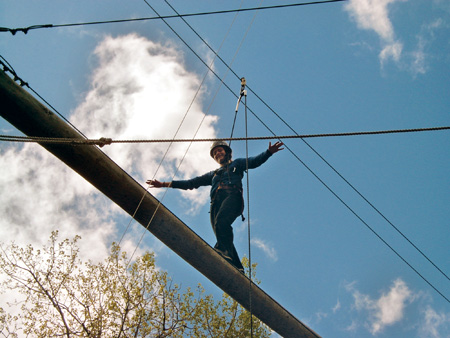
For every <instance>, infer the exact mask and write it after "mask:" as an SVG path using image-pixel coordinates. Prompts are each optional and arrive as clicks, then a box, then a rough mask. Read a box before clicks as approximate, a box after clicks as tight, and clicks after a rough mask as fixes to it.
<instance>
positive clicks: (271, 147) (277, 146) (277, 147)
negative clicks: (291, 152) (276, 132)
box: [269, 141, 284, 154]
mask: <svg viewBox="0 0 450 338" xmlns="http://www.w3.org/2000/svg"><path fill="white" fill-rule="evenodd" d="M282 146H284V143H283V142H279V141H278V142H276V143H275V144H274V145H272V143H271V142H269V151H270V153H271V154H275V153H276V152H278V151H280V150H283V149H284V148H281V147H282Z"/></svg>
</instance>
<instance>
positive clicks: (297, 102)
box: [0, 0, 450, 338]
mask: <svg viewBox="0 0 450 338" xmlns="http://www.w3.org/2000/svg"><path fill="white" fill-rule="evenodd" d="M149 3H150V4H151V5H152V6H154V7H155V9H156V10H157V11H158V12H159V14H161V15H171V14H173V11H172V10H171V9H170V8H169V7H168V6H167V4H166V3H165V2H163V1H157V2H154V3H153V2H152V1H151V2H149ZM286 3H289V2H286ZM290 3H294V2H290ZM170 4H171V5H172V6H174V8H175V9H177V11H178V12H180V13H194V12H206V11H216V10H222V9H235V8H239V7H240V6H242V7H243V8H245V7H257V6H259V5H263V6H269V5H273V4H279V2H276V1H264V2H260V1H234V0H230V1H227V2H211V1H191V2H186V1H179V0H177V1H175V0H174V1H171V2H170ZM152 16H155V14H154V12H153V11H152V10H151V9H150V8H149V6H147V4H146V3H145V2H144V1H138V0H135V1H127V2H123V1H115V0H109V1H105V0H98V1H95V2H93V1H85V0H80V1H77V2H72V1H49V0H45V1H44V0H41V1H23V0H15V1H8V2H6V1H3V2H1V3H0V27H8V28H19V27H28V26H32V25H38V24H54V25H55V24H65V23H78V22H90V21H103V20H116V19H124V18H139V17H152ZM186 20H187V21H188V22H189V24H190V25H191V26H192V27H193V28H194V29H195V30H196V32H197V33H198V34H199V35H201V36H202V37H203V39H204V40H206V41H207V42H208V44H209V45H210V46H211V47H212V48H214V49H215V50H216V51H217V50H220V51H219V55H220V56H221V58H222V59H224V60H225V61H226V62H227V63H228V64H231V68H232V69H233V70H234V72H235V73H237V74H238V75H239V76H245V78H246V79H247V84H248V86H249V87H250V88H251V89H252V91H254V92H255V93H256V94H257V95H258V96H259V97H260V98H262V99H263V100H264V102H265V103H266V104H267V105H268V106H269V107H270V108H271V109H273V110H274V111H275V112H276V113H277V114H278V115H279V116H281V117H282V118H283V120H284V121H286V122H287V123H288V125H289V127H288V126H286V125H285V124H284V123H283V122H282V121H280V119H278V118H277V117H276V116H275V115H274V114H273V112H272V111H271V110H270V109H269V108H268V107H267V105H265V104H263V103H262V102H261V101H260V100H259V99H258V98H257V97H256V95H254V94H253V93H252V92H250V91H249V93H248V97H247V102H248V107H249V108H251V110H252V111H253V112H254V113H255V114H256V115H257V116H258V118H260V119H261V120H262V121H264V123H265V124H266V125H268V126H269V127H270V129H271V130H273V131H274V133H275V134H276V135H280V136H281V135H292V134H293V132H292V130H291V129H290V128H292V129H293V130H295V131H296V132H297V133H298V134H315V133H340V132H350V131H375V130H390V129H408V128H425V127H438V126H450V114H449V111H448V107H449V106H450V98H449V95H448V92H449V87H450V85H449V80H448V79H449V73H450V40H449V36H450V34H449V33H450V2H449V1H448V0H415V1H413V0H378V1H375V0H358V1H357V0H353V1H346V2H338V3H330V4H321V5H308V6H299V7H291V8H288V9H274V10H264V11H259V12H246V13H240V14H239V15H237V16H236V15H235V14H222V15H212V16H199V17H191V18H186ZM167 22H168V23H169V24H170V25H171V26H172V28H173V29H174V30H175V31H176V32H177V33H178V34H179V35H180V36H181V37H182V38H183V39H184V40H185V41H186V43H187V44H188V45H189V46H190V47H191V48H192V49H193V50H195V52H196V53H197V54H198V55H199V56H200V57H201V58H202V59H203V60H204V62H205V63H207V64H211V65H212V68H213V69H214V71H215V72H216V73H217V74H218V75H219V77H220V78H221V79H223V80H224V82H225V83H226V84H227V85H228V86H229V87H230V88H232V89H233V90H234V93H238V92H239V88H240V82H239V80H238V78H236V77H235V76H234V75H233V74H231V73H229V72H227V69H226V67H224V66H223V65H222V64H221V63H220V61H219V60H217V59H215V58H214V55H213V53H212V52H211V51H210V50H209V49H208V47H206V46H205V44H204V43H203V42H202V41H201V40H200V39H199V38H198V37H197V36H196V35H195V34H194V33H193V32H192V31H191V30H190V28H189V27H187V26H186V25H185V24H184V23H183V22H182V21H181V20H180V19H170V20H168V21H167ZM0 34H1V35H0V54H1V55H2V56H3V57H4V58H5V59H6V60H7V61H8V62H9V63H10V64H11V65H12V66H13V67H14V69H15V70H16V72H17V73H18V75H19V76H20V77H21V78H23V79H24V80H25V81H26V82H28V83H29V84H30V86H31V87H32V88H33V89H34V90H36V91H37V92H38V93H39V94H40V95H41V96H43V97H44V98H45V100H47V101H48V102H49V103H51V104H52V106H54V107H55V108H56V109H57V110H58V111H59V112H60V113H61V114H63V115H64V116H65V117H66V118H68V119H69V120H70V121H71V122H72V123H74V125H76V126H77V127H78V129H80V130H81V131H82V132H83V133H84V134H85V135H86V136H88V137H92V138H96V137H101V136H104V137H111V138H113V139H130V138H135V139H152V138H172V137H173V136H174V134H175V131H176V129H177V128H178V126H179V124H180V122H181V120H182V117H183V115H184V114H185V113H186V112H188V115H187V118H186V120H185V123H184V124H183V125H182V127H181V129H180V132H179V134H178V137H180V138H181V137H183V138H191V137H193V135H194V132H195V130H196V129H197V127H198V126H199V124H200V122H201V121H202V123H201V127H200V130H199V133H198V137H211V138H212V137H229V136H230V133H231V126H232V122H233V118H234V108H235V104H236V98H235V97H234V95H233V94H232V93H230V92H229V91H228V90H227V89H226V88H225V87H224V86H221V85H220V81H218V79H217V78H216V77H214V76H213V75H211V73H208V72H207V68H206V67H205V65H204V64H203V63H202V62H201V61H199V59H198V58H197V57H196V56H195V55H194V54H193V53H192V51H191V50H189V49H188V48H187V47H186V45H185V44H183V42H181V41H180V39H179V38H178V37H177V36H176V35H175V34H174V33H173V32H172V31H171V30H170V29H168V27H167V26H166V25H165V24H164V23H163V22H162V21H160V20H151V21H142V22H131V23H130V22H129V23H121V24H103V25H93V26H79V27H65V28H52V29H40V30H30V31H29V32H28V34H26V35H25V34H23V33H22V32H17V34H16V35H14V36H13V35H12V34H10V33H8V32H1V33H0ZM203 79H204V81H203ZM202 82H203V85H202V86H201V87H200V91H199V93H198V95H196V92H197V90H198V88H199V86H200V84H201V83H202ZM194 98H195V100H194ZM190 106H191V108H189V107H190ZM248 125H249V135H250V136H271V134H270V132H269V131H268V130H267V129H266V128H265V127H264V126H262V125H261V124H260V122H259V121H258V120H257V119H256V118H255V117H254V116H253V115H252V114H251V113H250V112H249V118H248ZM0 130H1V134H8V135H20V133H19V132H18V131H17V130H15V129H14V127H12V126H11V125H9V124H8V123H7V122H6V121H4V120H0ZM235 136H244V107H243V105H241V107H240V110H239V114H238V119H237V127H236V130H235ZM305 141H306V142H307V143H305V142H304V141H302V140H298V139H297V140H286V144H287V146H288V147H289V149H291V150H292V153H294V154H295V155H296V156H298V157H299V158H300V159H301V161H302V162H303V163H304V164H305V165H306V166H307V168H306V166H305V165H304V164H302V163H301V162H300V161H298V159H297V158H295V157H294V156H293V154H292V153H291V152H289V151H288V150H284V151H282V152H280V153H277V154H275V155H274V156H273V157H272V158H271V159H269V161H268V162H267V163H266V164H264V165H263V166H262V167H260V168H258V169H255V170H253V171H250V216H251V217H250V219H251V229H252V231H251V233H252V237H251V241H252V259H253V261H254V262H257V263H258V268H257V276H258V279H260V280H261V288H262V289H263V290H264V291H266V292H267V293H268V294H270V295H271V296H272V297H273V298H274V299H275V300H277V301H278V302H279V303H280V304H282V305H283V306H284V307H285V308H286V309H287V310H288V311H290V312H291V313H292V314H293V315H294V316H296V317H297V318H298V319H300V320H302V321H303V322H305V323H306V324H307V325H309V326H310V327H311V328H313V329H314V330H315V331H316V332H317V333H319V334H320V335H322V336H323V337H432V338H434V337H450V306H449V302H448V301H447V300H446V299H445V298H444V297H442V296H441V295H439V294H438V293H437V292H436V291H435V290H433V288H432V287H431V286H430V285H429V284H427V283H426V282H425V281H424V280H423V279H422V278H421V277H420V276H419V275H418V274H417V273H416V272H414V271H413V270H412V269H411V268H410V267H409V266H408V265H407V264H406V263H405V262H403V261H402V260H401V259H400V258H399V257H398V256H397V255H396V254H394V253H393V251H392V250H391V249H389V248H388V247H387V245H385V244H384V243H383V242H382V241H381V240H380V239H379V238H378V237H377V236H376V235H375V234H374V233H373V232H372V231H371V230H369V229H368V227H367V226H366V225H365V224H364V223H366V224H367V225H368V226H370V228H371V229H373V231H374V232H376V233H377V234H378V235H379V236H380V237H382V238H383V240H384V241H385V242H387V243H388V244H389V245H390V246H391V247H392V248H393V249H394V250H395V251H396V252H398V254H399V255H400V256H401V257H402V258H403V259H404V260H406V261H407V262H408V263H409V264H410V265H411V266H413V267H414V269H416V270H417V271H418V272H419V273H420V274H421V275H422V276H423V277H424V278H425V279H426V280H428V282H429V283H430V284H432V285H433V286H434V287H435V288H436V289H438V290H439V291H440V292H441V293H442V294H443V295H444V296H445V297H446V298H447V299H448V298H450V282H449V279H448V277H446V276H449V275H450V260H449V249H448V248H449V245H448V242H449V239H450V226H449V225H450V222H449V216H450V213H449V211H448V205H449V204H450V192H449V191H450V189H449V188H450V177H449V174H448V173H449V171H450V160H449V158H450V147H449V133H448V131H435V132H422V133H408V134H389V135H377V136H352V137H339V138H336V137H335V138H330V137H329V138H314V139H305ZM267 145H268V141H251V142H249V151H250V153H251V154H257V153H259V152H261V151H263V150H264V149H266V148H267ZM186 147H187V145H185V144H177V145H174V146H173V147H171V149H170V151H169V153H168V155H167V157H166V159H165V161H164V163H163V165H162V166H161V167H160V168H159V169H158V163H159V161H160V160H161V157H162V154H163V153H164V152H165V149H166V148H167V144H158V145H154V144H137V145H121V144H115V145H111V146H107V147H104V148H102V150H104V151H105V152H106V153H107V154H108V155H109V156H110V157H111V158H112V159H113V160H115V161H116V162H117V163H118V164H119V165H121V166H122V167H123V168H124V169H125V170H126V171H127V172H129V173H130V174H131V175H132V176H133V177H135V179H136V180H138V181H139V182H141V183H142V184H143V185H144V186H145V180H146V179H148V178H153V177H156V178H158V179H163V180H170V179H171V177H172V176H173V175H174V173H175V171H176V168H177V167H178V166H179V160H180V159H181V158H182V157H183V155H184V154H185V151H186ZM232 147H233V153H234V156H235V157H242V156H245V143H243V142H238V141H234V142H233V143H232ZM208 148H209V144H201V143H199V144H194V145H193V146H192V147H191V149H190V150H189V152H188V153H187V154H186V157H185V159H184V160H183V162H182V164H181V166H180V167H179V171H178V173H177V175H176V177H177V178H183V177H192V176H194V175H198V174H202V173H204V172H205V171H207V170H210V169H213V168H214V167H215V164H214V162H213V161H212V160H211V159H210V158H209V155H208ZM312 149H313V150H312ZM317 154H320V156H321V157H322V158H323V159H325V160H326V162H324V161H323V160H322V158H321V157H319V156H318V155H317ZM0 163H1V165H0V168H1V169H0V170H1V173H2V174H1V175H0V176H1V177H0V187H1V188H0V191H1V192H2V193H1V195H0V196H1V197H0V198H1V203H0V205H1V206H0V213H1V214H2V217H1V220H0V236H1V238H2V241H3V242H9V241H10V240H12V239H15V240H16V241H17V242H19V243H26V244H28V243H33V244H34V245H36V246H38V245H42V244H43V243H45V242H46V240H47V239H48V238H49V236H50V232H51V230H53V229H59V230H60V232H61V234H62V236H66V237H71V236H74V235H75V234H80V235H81V236H82V238H83V240H82V241H81V246H82V253H83V255H84V256H85V257H86V258H93V257H97V258H98V257H104V255H106V253H107V252H108V247H109V245H110V243H111V242H112V241H117V240H118V239H119V238H120V237H121V236H122V235H123V234H124V233H125V229H126V228H127V225H128V223H130V218H129V216H127V215H124V214H123V213H122V212H121V211H120V210H119V209H118V208H117V207H115V206H112V205H111V204H110V202H109V201H108V200H106V199H105V198H104V197H103V196H101V195H99V194H98V193H97V192H96V191H95V190H94V189H93V188H92V187H91V186H90V185H89V184H88V183H86V182H84V181H83V180H82V179H81V178H79V177H78V176H77V174H75V173H73V172H72V171H71V170H70V169H67V168H66V167H65V166H64V165H63V164H62V163H61V162H59V161H58V160H55V159H54V158H52V157H51V156H50V155H49V154H47V153H46V152H45V151H44V150H42V149H40V148H39V146H38V145H34V144H26V145H20V144H10V143H5V142H3V143H1V144H0ZM327 163H328V164H329V165H328V164H327ZM311 172H312V173H314V174H312V173H311ZM336 172H338V173H339V175H340V176H342V177H344V178H345V180H347V181H348V182H350V183H351V185H352V186H353V187H354V188H355V189H356V190H357V191H358V192H359V194H361V195H362V196H364V198H365V199H366V200H368V201H369V202H370V203H371V204H372V205H373V206H374V207H375V208H376V210H375V209H374V208H373V207H371V206H370V205H369V204H368V203H367V202H366V201H364V199H362V198H361V197H360V195H359V194H358V193H357V192H355V190H354V189H353V188H351V187H350V186H349V185H348V184H347V183H346V182H345V181H343V180H342V178H341V177H340V176H339V175H338V174H336ZM315 175H316V176H317V177H319V178H320V180H321V181H323V182H324V183H325V184H326V186H325V185H324V184H322V183H321V182H320V181H319V180H318V179H317V178H316V176H315ZM330 190H332V191H333V192H334V194H336V195H337V196H338V197H339V198H340V199H341V200H342V201H343V202H344V203H345V204H346V205H347V206H348V208H347V207H346V206H345V205H344V204H343V203H342V202H341V201H340V200H339V199H338V198H336V196H335V195H334V194H333V193H331V192H330ZM151 192H152V193H155V194H156V196H157V197H158V198H161V199H163V203H164V204H165V205H166V206H167V207H168V208H169V209H170V210H171V211H173V212H174V213H175V214H176V215H178V216H179V217H180V218H181V219H182V220H183V221H184V222H185V223H186V224H187V225H189V226H190V227H191V228H192V229H193V230H194V231H195V232H196V233H197V234H199V235H200V236H201V237H202V238H204V239H205V240H206V241H207V242H208V243H210V244H211V245H214V243H215V241H214V236H213V233H212V230H211V228H210V225H209V214H208V189H207V188H205V189H200V190H199V191H191V192H181V191H176V190H169V191H168V192H167V194H165V195H163V193H164V191H160V190H158V191H154V190H151ZM246 204H247V203H246ZM350 209H351V210H352V211H350ZM355 214H356V215H357V216H358V217H357V216H355ZM380 214H381V215H380ZM17 215H20V217H19V216H17ZM359 218H360V219H362V220H363V221H364V223H363V222H362V221H361V220H360V219H359ZM386 219H387V220H389V222H390V223H392V224H393V225H394V226H395V227H396V228H397V229H399V230H400V231H401V232H402V233H403V234H404V235H405V236H406V237H407V238H408V239H409V240H410V241H411V242H413V243H414V244H415V245H416V246H417V247H418V248H419V249H420V250H421V251H422V252H423V253H425V255H426V256H427V257H428V258H429V259H430V260H432V261H433V263H434V264H435V265H437V266H438V267H439V268H440V269H441V270H442V271H443V272H444V273H445V274H446V276H444V275H443V274H442V273H440V272H439V271H438V270H437V269H436V268H434V267H433V266H432V265H431V264H430V263H429V262H428V261H427V260H426V259H425V258H424V257H423V256H422V255H420V253H418V251H417V250H416V249H414V248H413V247H412V246H411V245H410V244H409V243H408V242H407V241H406V240H405V239H404V238H403V237H402V236H401V235H400V234H399V233H398V232H397V231H396V230H395V229H394V228H393V226H392V225H391V224H389V222H387V221H386ZM234 229H235V243H236V247H237V250H238V252H239V253H240V255H241V256H243V255H246V254H247V252H248V238H247V224H246V223H241V222H240V221H236V222H235V224H234ZM142 234H143V230H142V227H141V226H140V225H136V224H132V225H131V229H130V230H128V231H127V232H126V233H125V237H124V240H123V242H122V246H123V247H124V248H125V249H126V250H127V251H128V252H133V251H134V250H135V249H137V252H138V253H139V252H142V251H144V250H146V249H151V250H154V251H155V252H156V253H157V263H158V265H159V266H160V267H161V268H163V269H165V270H167V271H168V272H169V274H170V275H172V276H173V278H174V280H175V281H176V282H177V283H181V284H182V285H183V286H186V287H187V286H193V285H195V284H196V283H197V282H201V283H202V284H203V285H204V286H205V287H206V289H207V291H208V292H210V293H214V294H217V295H220V294H221V291H220V290H218V289H217V288H216V287H215V286H214V285H213V284H211V283H210V282H209V281H208V280H207V279H206V278H204V277H203V276H202V275H200V274H199V273H198V272H197V271H196V270H194V269H193V268H192V267H190V266H189V265H188V264H187V263H185V262H184V261H183V260H181V259H180V258H179V257H178V256H176V255H175V254H174V253H172V252H171V251H170V250H169V249H167V248H166V247H164V245H163V244H161V243H160V242H159V241H158V240H156V239H155V238H154V237H153V236H152V235H151V234H146V235H145V236H144V239H143V242H141V243H140V244H139V246H137V243H138V241H139V239H140V238H141V236H142ZM273 336H274V337H276V336H277V335H276V334H274V335H273Z"/></svg>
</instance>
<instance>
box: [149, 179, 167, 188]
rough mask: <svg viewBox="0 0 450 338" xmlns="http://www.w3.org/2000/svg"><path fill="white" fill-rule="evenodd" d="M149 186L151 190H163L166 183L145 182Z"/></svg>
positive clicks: (156, 181)
mask: <svg viewBox="0 0 450 338" xmlns="http://www.w3.org/2000/svg"><path fill="white" fill-rule="evenodd" d="M145 183H147V184H149V185H150V188H162V187H164V182H160V181H158V180H147V182H145Z"/></svg>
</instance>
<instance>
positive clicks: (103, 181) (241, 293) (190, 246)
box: [0, 71, 319, 338]
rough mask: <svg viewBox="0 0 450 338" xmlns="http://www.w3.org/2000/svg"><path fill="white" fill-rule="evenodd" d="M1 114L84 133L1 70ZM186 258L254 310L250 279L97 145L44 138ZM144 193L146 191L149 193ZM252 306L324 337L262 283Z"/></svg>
mask: <svg viewBox="0 0 450 338" xmlns="http://www.w3.org/2000/svg"><path fill="white" fill-rule="evenodd" d="M0 115H1V116H2V117H3V118H5V119H6V120H7V121H9V122H10V123H11V124H12V125H14V126H15V127H16V128H17V129H19V130H20V131H22V132H23V133H24V134H26V135H28V136H37V137H58V138H83V137H82V136H81V135H80V134H79V133H78V132H77V131H75V130H74V129H73V128H72V127H71V126H69V125H68V124H67V123H65V122H64V121H62V120H61V119H60V118H59V117H58V116H57V115H55V114H54V113H53V112H51V111H50V110H49V109H47V108H46V107H45V106H43V105H42V104H41V103H39V102H38V101H37V100H36V99H35V98H34V97H33V96H31V95H30V94H29V93H28V92H26V91H25V90H24V89H23V88H21V87H20V86H18V85H17V84H16V83H15V82H14V81H13V80H11V78H9V76H7V75H6V74H5V72H4V71H0ZM42 146H43V147H44V148H45V149H47V150H48V151H49V152H51V153H52V154H53V155H55V156H56V157H58V158H59V159H60V160H61V161H63V162H64V163H65V164H67V165H68V166H69V167H71V168H72V169H73V170H75V171H76V172H77V173H78V174H79V175H81V176H82V177H83V178H85V179H86V180H87V181H88V182H90V183H91V184H92V185H93V186H95V187H96V188H97V189H98V190H100V191H101V192H102V193H103V194H105V195H106V196H107V197H108V198H110V199H111V200H112V201H113V202H114V203H116V204H117V205H119V206H120V207H121V208H122V209H123V210H125V211H126V212H127V213H128V214H130V215H133V214H134V213H135V210H136V207H137V206H138V204H139V202H140V201H141V199H142V198H143V200H142V203H141V206H140V207H139V209H138V211H137V212H136V214H135V215H134V219H135V220H136V221H137V222H139V223H140V224H141V225H143V226H144V227H147V225H148V224H149V222H150V220H151V219H152V217H153V220H152V221H151V223H150V226H149V227H148V230H149V231H150V232H151V233H152V234H153V235H154V236H156V237H157V238H158V239H159V240H161V241H162V242H163V243H164V244H166V245H167V246H168V247H169V248H170V249H172V250H173V251H174V252H176V253H177V254H178V255H179V256H180V257H182V258H183V259H184V260H185V261H186V262H188V263H189V264H191V265H192V266H193V267H194V268H196V269H197V270H198V271H199V272H200V273H202V274H203V275H205V276H206V277H207V278H208V279H209V280H211V281H212V282H213V283H214V284H216V285H217V286H218V287H219V288H221V289H222V290H223V291H224V292H226V293H227V294H228V295H230V296H231V297H232V298H233V299H235V300H236V301H237V302H239V303H240V304H241V305H242V306H243V307H244V308H246V309H248V310H249V284H250V281H249V279H248V278H247V277H246V276H244V275H243V274H241V273H240V272H239V271H238V270H237V269H235V268H234V267H233V266H231V265H230V264H229V263H228V262H226V261H225V260H224V259H223V258H222V257H221V256H220V255H219V254H217V253H216V252H215V251H214V250H213V249H212V247H211V246H210V245H208V244H207V243H206V242H205V241H204V240H202V239H201V238H200V237H199V236H198V235H197V234H195V233H194V232H193V231H192V230H191V229H190V228H189V227H187V226H186V225H185V224H184V223H183V222H182V221H181V220H180V219H178V218H177V217H176V216H175V215H174V214H173V213H172V212H170V211H169V210H168V209H167V208H166V207H165V206H164V205H162V204H161V203H159V201H158V200H157V199H156V198H155V197H154V196H153V195H151V194H150V193H148V192H145V189H144V188H143V187H142V186H141V185H140V184H139V183H138V182H136V181H135V180H134V179H133V178H132V177H131V176H129V175H128V174H127V173H126V172H125V171H124V170H123V169H121V168H120V167H119V166H118V165H117V164H116V163H114V162H113V161H112V160H111V159H110V158H109V157H108V156H106V155H105V154H104V153H103V152H102V151H101V150H100V149H99V148H98V147H97V146H76V145H75V146H74V145H70V144H42ZM143 196H144V197H143ZM251 292H252V297H251V301H252V312H253V315H255V316H256V317H257V318H259V319H260V320H261V321H263V322H264V323H265V324H267V325H268V326H269V327H270V328H271V329H272V330H274V331H275V332H277V333H278V334H280V335H281V336H283V337H287V338H289V337H293V338H310V337H319V336H318V335H317V334H316V333H315V332H313V331H312V330H311V329H309V328H308V327H307V326H306V325H304V324H303V323H302V322H300V321H299V320H298V319H297V318H295V317H294V316H293V315H292V314H290V313H289V312H288V311H287V310H285V309H284V308H283V307H282V306H281V305H280V304H278V303H277V302H276V301H275V300H273V299H272V298H271V297H270V296H269V295H267V294H266V293H265V292H264V291H262V290H261V289H260V288H259V287H258V286H257V285H255V284H253V283H252V284H251Z"/></svg>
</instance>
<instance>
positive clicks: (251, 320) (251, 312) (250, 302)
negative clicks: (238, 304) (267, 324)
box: [241, 78, 253, 338]
mask: <svg viewBox="0 0 450 338" xmlns="http://www.w3.org/2000/svg"><path fill="white" fill-rule="evenodd" d="M245 85H246V82H245V78H242V79H241V97H242V96H244V107H245V170H246V172H247V234H248V279H249V281H250V284H249V288H248V298H249V307H250V337H252V338H253V311H252V283H253V281H252V250H251V232H250V177H249V171H248V122H247V90H245V89H244V88H245Z"/></svg>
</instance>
